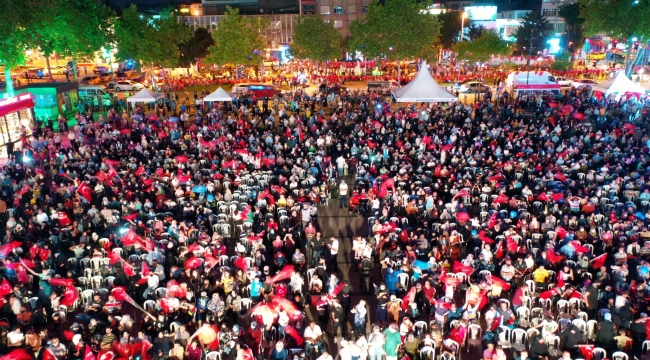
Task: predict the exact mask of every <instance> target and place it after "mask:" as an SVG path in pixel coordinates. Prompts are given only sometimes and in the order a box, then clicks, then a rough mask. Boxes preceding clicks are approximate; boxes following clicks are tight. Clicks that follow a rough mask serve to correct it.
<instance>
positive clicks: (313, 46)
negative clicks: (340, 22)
mask: <svg viewBox="0 0 650 360" xmlns="http://www.w3.org/2000/svg"><path fill="white" fill-rule="evenodd" d="M342 43H343V39H342V37H341V34H340V33H339V32H338V30H336V29H335V28H334V23H333V22H325V21H324V20H323V17H322V16H321V15H320V14H316V15H301V16H298V18H297V19H296V24H295V26H294V28H293V45H292V46H291V52H292V53H293V55H294V56H295V57H297V58H299V59H312V60H333V59H336V58H339V57H341V55H342V53H343V52H342V50H341V47H342Z"/></svg>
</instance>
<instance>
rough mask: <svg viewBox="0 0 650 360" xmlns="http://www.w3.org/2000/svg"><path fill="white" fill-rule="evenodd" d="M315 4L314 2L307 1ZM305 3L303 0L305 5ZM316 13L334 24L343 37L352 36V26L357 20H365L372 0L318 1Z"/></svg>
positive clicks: (311, 0)
mask: <svg viewBox="0 0 650 360" xmlns="http://www.w3.org/2000/svg"><path fill="white" fill-rule="evenodd" d="M307 1H308V2H310V3H311V2H314V1H313V0H307ZM304 2H305V1H304V0H303V3H304ZM315 3H316V4H315V5H316V11H317V12H319V13H320V14H321V15H322V16H323V18H324V19H325V21H330V22H333V23H334V28H335V29H337V30H338V31H340V32H341V35H343V36H349V35H350V24H351V23H352V22H353V21H354V20H357V19H363V17H364V15H365V13H366V12H367V11H368V4H370V0H317V1H315Z"/></svg>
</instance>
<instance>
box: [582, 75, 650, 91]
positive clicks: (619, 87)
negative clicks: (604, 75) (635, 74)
mask: <svg viewBox="0 0 650 360" xmlns="http://www.w3.org/2000/svg"><path fill="white" fill-rule="evenodd" d="M592 89H593V90H596V91H601V92H603V93H604V94H605V97H608V96H609V95H610V94H616V96H617V97H619V96H621V95H624V94H625V93H634V94H645V88H644V87H643V86H641V85H637V84H635V83H634V81H632V80H630V79H628V77H627V76H626V75H625V71H624V70H622V71H619V72H618V73H616V75H615V76H614V77H613V78H611V79H609V80H606V81H603V82H601V83H600V84H598V85H594V86H592Z"/></svg>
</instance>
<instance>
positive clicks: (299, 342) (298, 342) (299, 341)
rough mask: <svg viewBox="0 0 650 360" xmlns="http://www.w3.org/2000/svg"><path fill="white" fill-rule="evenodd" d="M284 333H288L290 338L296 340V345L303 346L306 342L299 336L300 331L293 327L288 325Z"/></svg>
mask: <svg viewBox="0 0 650 360" xmlns="http://www.w3.org/2000/svg"><path fill="white" fill-rule="evenodd" d="M284 332H285V333H287V334H288V335H289V336H291V337H292V338H293V339H294V340H296V345H298V346H302V343H303V342H304V339H303V338H302V336H300V334H298V331H296V329H294V328H293V326H291V325H287V326H285V327H284Z"/></svg>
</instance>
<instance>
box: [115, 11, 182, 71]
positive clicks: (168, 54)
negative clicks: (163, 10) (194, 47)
mask: <svg viewBox="0 0 650 360" xmlns="http://www.w3.org/2000/svg"><path fill="white" fill-rule="evenodd" d="M114 33H115V39H116V42H117V48H118V52H117V54H116V58H117V59H118V60H119V61H125V60H127V59H134V60H139V61H141V62H143V63H145V64H151V63H155V64H160V65H161V66H163V67H174V66H176V65H177V64H178V62H179V58H180V49H179V46H180V44H182V43H183V42H185V41H188V40H189V39H190V36H191V31H190V29H189V28H188V27H186V26H185V25H183V24H181V23H179V22H178V19H177V18H176V16H175V14H170V16H168V17H165V18H159V19H154V18H152V17H149V16H145V15H142V14H139V13H138V9H137V7H136V6H135V5H131V7H129V8H128V9H126V10H124V12H122V16H121V17H120V18H119V19H118V20H117V21H116V22H115V27H114Z"/></svg>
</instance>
